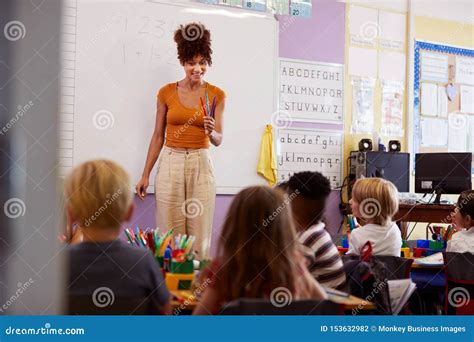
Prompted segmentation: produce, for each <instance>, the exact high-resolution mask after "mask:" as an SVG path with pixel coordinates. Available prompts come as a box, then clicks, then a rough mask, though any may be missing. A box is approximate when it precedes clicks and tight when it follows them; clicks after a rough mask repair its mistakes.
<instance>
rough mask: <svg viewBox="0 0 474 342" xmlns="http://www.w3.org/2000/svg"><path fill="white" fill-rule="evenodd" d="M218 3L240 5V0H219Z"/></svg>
mask: <svg viewBox="0 0 474 342" xmlns="http://www.w3.org/2000/svg"><path fill="white" fill-rule="evenodd" d="M219 5H226V6H232V7H242V0H219Z"/></svg>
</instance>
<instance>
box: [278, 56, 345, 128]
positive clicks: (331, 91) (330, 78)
mask: <svg viewBox="0 0 474 342" xmlns="http://www.w3.org/2000/svg"><path fill="white" fill-rule="evenodd" d="M343 81H344V69H343V66H342V65H341V64H331V63H319V62H317V63H316V62H308V61H301V60H288V59H280V90H279V96H280V101H279V105H280V107H279V111H280V112H286V113H287V114H288V115H286V116H288V117H290V118H291V120H293V121H313V122H329V123H342V115H343V110H342V104H343V94H344V82H343Z"/></svg>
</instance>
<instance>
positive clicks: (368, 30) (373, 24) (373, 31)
mask: <svg viewBox="0 0 474 342" xmlns="http://www.w3.org/2000/svg"><path fill="white" fill-rule="evenodd" d="M348 19H349V34H350V42H351V44H354V45H362V46H367V47H374V46H375V44H376V42H377V38H378V36H379V33H380V26H379V19H378V11H377V10H376V9H372V8H367V7H360V6H355V5H351V6H350V9H349V17H348Z"/></svg>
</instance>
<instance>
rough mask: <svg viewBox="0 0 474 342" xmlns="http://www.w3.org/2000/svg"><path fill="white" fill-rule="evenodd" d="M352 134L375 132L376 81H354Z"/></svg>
mask: <svg viewBox="0 0 474 342" xmlns="http://www.w3.org/2000/svg"><path fill="white" fill-rule="evenodd" d="M351 83H352V128H351V132H352V133H372V131H373V130H374V85H375V79H367V78H360V77H354V78H353V79H352V82H351Z"/></svg>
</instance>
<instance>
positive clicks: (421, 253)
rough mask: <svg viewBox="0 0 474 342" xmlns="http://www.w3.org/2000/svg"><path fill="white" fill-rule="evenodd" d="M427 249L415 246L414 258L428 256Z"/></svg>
mask: <svg viewBox="0 0 474 342" xmlns="http://www.w3.org/2000/svg"><path fill="white" fill-rule="evenodd" d="M426 251H427V248H419V247H415V248H413V257H414V258H421V257H424V256H426Z"/></svg>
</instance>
